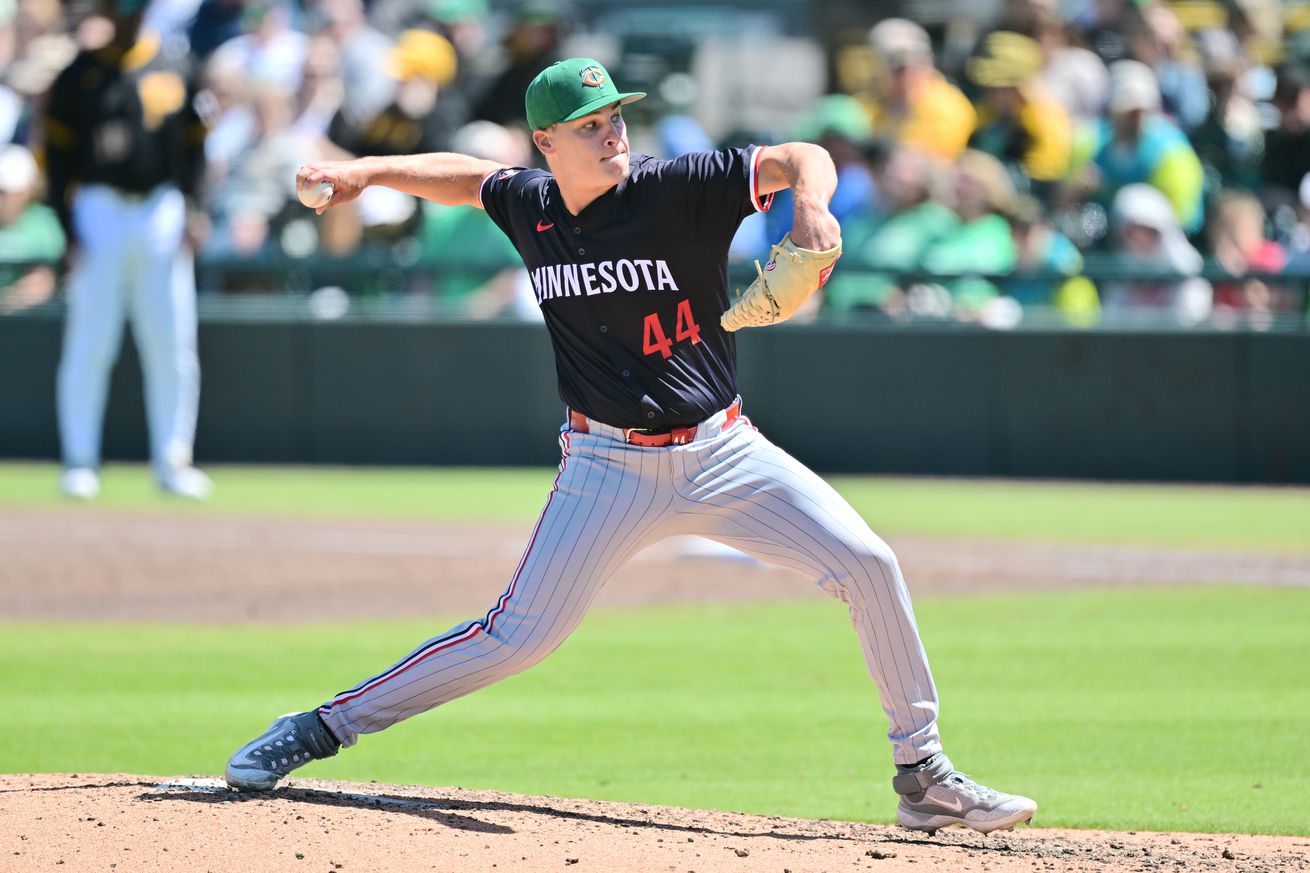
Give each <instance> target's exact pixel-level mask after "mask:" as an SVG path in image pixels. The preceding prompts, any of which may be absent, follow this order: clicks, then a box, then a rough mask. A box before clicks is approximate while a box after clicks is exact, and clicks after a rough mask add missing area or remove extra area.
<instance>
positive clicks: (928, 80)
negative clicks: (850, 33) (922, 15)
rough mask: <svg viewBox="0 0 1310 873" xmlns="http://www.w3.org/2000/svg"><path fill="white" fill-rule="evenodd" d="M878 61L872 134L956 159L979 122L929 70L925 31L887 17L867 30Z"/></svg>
mask: <svg viewBox="0 0 1310 873" xmlns="http://www.w3.org/2000/svg"><path fill="white" fill-rule="evenodd" d="M869 44H870V46H871V48H872V49H873V54H874V58H875V60H876V61H877V62H878V67H879V72H878V75H877V82H876V85H877V89H876V90H877V100H876V102H875V104H874V106H873V108H872V110H871V113H872V115H873V126H874V130H877V131H878V132H879V135H880V136H885V137H887V138H888V139H890V140H892V141H893V142H896V143H899V144H901V145H907V146H911V147H913V148H917V149H921V150H922V151H924V152H927V153H928V154H931V155H934V156H936V157H938V158H940V159H942V160H945V161H951V160H954V159H955V158H956V157H957V156H958V155H959V154H960V152H962V151H964V148H965V146H966V145H968V143H969V137H970V135H972V133H973V130H974V128H975V127H976V126H977V123H978V116H977V113H975V111H974V108H973V104H972V103H970V102H969V98H967V97H965V96H964V94H963V93H961V91H960V89H959V88H956V87H955V86H954V85H952V84H951V83H950V82H948V81H946V77H945V76H943V75H942V74H941V73H940V72H938V71H937V69H936V68H935V67H934V66H933V55H932V42H931V41H930V40H929V38H928V33H927V31H925V30H924V29H923V28H922V27H920V26H919V25H917V24H915V23H914V22H913V21H908V20H906V19H904V18H888V19H887V20H885V21H882V22H880V23H879V24H877V25H876V26H875V27H874V28H873V29H872V30H870V31H869Z"/></svg>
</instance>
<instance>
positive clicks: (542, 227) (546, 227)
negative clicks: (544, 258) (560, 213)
mask: <svg viewBox="0 0 1310 873" xmlns="http://www.w3.org/2000/svg"><path fill="white" fill-rule="evenodd" d="M554 226H555V222H553V221H552V222H551V223H550V224H543V223H542V222H541V221H538V222H537V233H541V232H542V231H543V230H550V229H551V228H552V227H554Z"/></svg>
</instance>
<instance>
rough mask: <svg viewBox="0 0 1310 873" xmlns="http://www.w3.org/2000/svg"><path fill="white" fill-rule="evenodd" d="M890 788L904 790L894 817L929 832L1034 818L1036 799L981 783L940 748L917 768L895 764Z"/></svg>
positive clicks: (996, 826) (990, 827)
mask: <svg viewBox="0 0 1310 873" xmlns="http://www.w3.org/2000/svg"><path fill="white" fill-rule="evenodd" d="M897 770H898V772H897V774H896V776H895V777H893V778H892V787H893V788H895V789H896V793H897V794H899V795H901V802H900V805H899V806H897V807H896V820H897V821H898V822H900V824H901V827H905V828H909V829H910V830H915V831H927V832H928V835H929V836H932V835H933V834H935V833H937V831H939V830H940V829H942V828H948V827H951V826H952V825H961V826H963V827H969V828H973V829H974V830H975V831H978V832H979V833H984V834H988V833H991V832H992V831H1008V830H1013V828H1014V826H1015V825H1017V824H1021V823H1024V822H1030V821H1032V818H1033V815H1034V814H1035V813H1036V812H1037V803H1036V801H1033V800H1030V799H1028V798H1027V797H1021V796H1020V795H1018V794H1003V793H1002V792H1000V791H994V790H992V789H991V788H987V787H986V786H983V785H979V784H978V783H977V782H974V781H973V780H972V779H970V778H969V777H968V776H966V775H964V774H963V773H961V772H959V771H958V770H956V769H955V767H954V766H952V764H951V761H950V759H949V758H947V757H946V755H945V754H941V753H938V754H937V755H934V756H933V757H932V758H929V759H928V760H927V761H925V762H924V763H923V764H920V765H919V766H918V767H914V768H910V769H907V768H902V767H898V768H897Z"/></svg>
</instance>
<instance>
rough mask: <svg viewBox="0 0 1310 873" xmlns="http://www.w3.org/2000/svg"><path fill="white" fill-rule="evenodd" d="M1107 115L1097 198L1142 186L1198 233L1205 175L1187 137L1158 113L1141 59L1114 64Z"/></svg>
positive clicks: (1101, 132)
mask: <svg viewBox="0 0 1310 873" xmlns="http://www.w3.org/2000/svg"><path fill="white" fill-rule="evenodd" d="M1109 111H1110V119H1109V120H1108V121H1104V122H1102V123H1101V125H1100V127H1099V128H1098V131H1097V134H1096V142H1095V153H1094V156H1093V161H1094V162H1095V164H1096V168H1097V170H1099V172H1100V181H1101V190H1100V192H1099V196H1100V197H1101V198H1102V199H1104V200H1105V201H1106V202H1109V201H1112V200H1113V199H1114V197H1115V195H1116V194H1117V193H1118V192H1119V189H1121V188H1123V187H1124V186H1126V185H1134V184H1138V183H1143V182H1144V183H1146V184H1148V185H1151V186H1152V187H1154V188H1155V189H1157V190H1158V191H1160V192H1161V193H1163V194H1164V195H1165V197H1167V198H1168V199H1169V203H1170V204H1171V205H1172V206H1173V209H1174V214H1175V215H1176V216H1177V217H1178V222H1179V224H1180V225H1181V226H1182V228H1183V230H1184V231H1186V232H1187V233H1194V232H1196V231H1198V230H1200V229H1201V226H1202V224H1203V223H1204V221H1205V210H1204V207H1203V203H1202V197H1201V195H1202V189H1203V187H1204V183H1205V172H1204V170H1203V169H1202V167H1201V161H1200V159H1199V158H1198V157H1197V156H1196V151H1195V150H1194V149H1193V148H1192V145H1191V143H1190V142H1189V141H1188V139H1187V136H1186V135H1185V134H1184V133H1183V132H1182V131H1181V130H1179V129H1178V128H1177V127H1176V126H1175V125H1174V124H1173V123H1172V122H1171V121H1169V120H1168V119H1167V118H1165V117H1164V116H1163V115H1161V114H1160V89H1159V85H1158V84H1157V83H1156V81H1155V74H1154V73H1153V72H1152V71H1151V68H1150V67H1148V66H1146V65H1145V64H1141V63H1138V62H1137V61H1118V62H1116V63H1115V64H1114V65H1112V66H1111V68H1110V104H1109Z"/></svg>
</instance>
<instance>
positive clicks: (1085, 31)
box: [1074, 0, 1141, 65]
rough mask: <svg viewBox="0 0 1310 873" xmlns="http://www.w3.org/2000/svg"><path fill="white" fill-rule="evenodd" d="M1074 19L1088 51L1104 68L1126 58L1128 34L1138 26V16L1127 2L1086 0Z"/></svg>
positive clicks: (1139, 16) (1118, 0) (1135, 10)
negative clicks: (1104, 64)
mask: <svg viewBox="0 0 1310 873" xmlns="http://www.w3.org/2000/svg"><path fill="white" fill-rule="evenodd" d="M1078 5H1079V6H1080V7H1081V8H1080V9H1079V11H1078V12H1077V14H1075V16H1074V25H1075V26H1076V27H1077V29H1078V30H1079V31H1080V32H1081V33H1082V35H1083V38H1084V39H1085V40H1086V41H1087V45H1088V48H1090V49H1091V50H1092V51H1094V52H1096V54H1097V55H1098V56H1099V57H1100V58H1101V60H1102V61H1104V62H1105V63H1106V64H1107V65H1109V64H1113V63H1114V62H1116V61H1121V60H1123V59H1124V58H1126V57H1128V55H1129V47H1128V34H1129V33H1130V32H1131V31H1132V29H1133V28H1134V27H1136V26H1138V25H1139V22H1140V20H1141V13H1140V12H1139V11H1138V8H1137V4H1136V2H1130V0H1086V2H1083V3H1081V4H1078Z"/></svg>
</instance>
